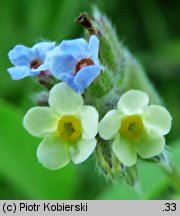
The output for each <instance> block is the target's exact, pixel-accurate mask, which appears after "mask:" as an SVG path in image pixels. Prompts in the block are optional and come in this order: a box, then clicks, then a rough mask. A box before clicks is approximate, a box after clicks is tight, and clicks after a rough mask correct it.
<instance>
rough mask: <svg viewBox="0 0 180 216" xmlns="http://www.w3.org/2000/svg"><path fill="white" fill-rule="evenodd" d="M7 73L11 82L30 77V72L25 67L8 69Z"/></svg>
mask: <svg viewBox="0 0 180 216" xmlns="http://www.w3.org/2000/svg"><path fill="white" fill-rule="evenodd" d="M8 73H9V74H10V76H11V78H12V79H13V80H19V79H22V78H24V77H27V76H31V70H30V68H28V67H27V66H15V67H11V68H8Z"/></svg>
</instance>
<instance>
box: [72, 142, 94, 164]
mask: <svg viewBox="0 0 180 216" xmlns="http://www.w3.org/2000/svg"><path fill="white" fill-rule="evenodd" d="M95 147H96V139H91V140H84V139H81V140H79V141H78V143H77V144H76V145H74V146H73V147H72V148H71V149H70V153H71V158H72V161H73V162H74V163H75V164H79V163H82V162H83V161H85V160H86V159H87V158H88V157H89V156H90V155H91V154H92V152H93V151H94V149H95Z"/></svg>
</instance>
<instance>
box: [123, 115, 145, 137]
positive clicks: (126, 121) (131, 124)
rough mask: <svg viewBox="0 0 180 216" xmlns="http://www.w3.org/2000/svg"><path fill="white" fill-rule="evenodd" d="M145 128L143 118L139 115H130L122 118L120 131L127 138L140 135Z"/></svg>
mask: <svg viewBox="0 0 180 216" xmlns="http://www.w3.org/2000/svg"><path fill="white" fill-rule="evenodd" d="M143 129H144V125H143V122H142V119H141V117H140V116H139V115H129V116H125V117H124V118H123V119H122V122H121V126H120V133H121V134H122V135H124V136H125V137H127V138H136V137H139V136H140V135H141V134H142V132H143Z"/></svg>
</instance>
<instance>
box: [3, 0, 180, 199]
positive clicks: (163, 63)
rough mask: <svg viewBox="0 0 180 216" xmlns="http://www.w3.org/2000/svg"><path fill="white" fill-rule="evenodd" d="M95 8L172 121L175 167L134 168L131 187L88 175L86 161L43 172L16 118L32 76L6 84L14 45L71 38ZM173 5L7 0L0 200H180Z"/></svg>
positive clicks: (177, 40) (178, 57)
mask: <svg viewBox="0 0 180 216" xmlns="http://www.w3.org/2000/svg"><path fill="white" fill-rule="evenodd" d="M92 5H96V6H98V7H99V9H100V10H101V11H103V12H104V13H105V14H107V16H108V17H109V18H110V19H111V21H112V23H113V25H114V26H115V28H116V30H117V33H118V35H119V38H120V39H121V40H122V41H123V43H124V44H125V45H126V46H127V47H128V48H129V49H130V51H131V52H132V53H133V54H134V55H135V56H136V57H137V58H138V59H139V61H140V62H141V63H142V65H143V66H144V68H145V70H146V71H147V74H148V76H149V78H150V79H151V80H152V82H153V83H154V85H155V87H156V89H157V90H158V92H159V93H160V95H161V96H162V98H163V100H164V103H165V105H166V107H167V108H168V109H169V111H170V112H171V114H172V116H173V127H172V130H171V133H170V134H169V135H168V136H167V143H168V145H170V146H171V153H170V157H171V160H172V162H173V163H174V165H175V166H176V167H177V170H176V173H175V174H174V175H173V176H168V175H167V174H166V173H165V172H164V171H163V170H162V169H161V168H160V167H159V166H158V165H154V164H149V163H143V164H141V163H140V164H139V181H140V185H141V186H139V187H137V188H131V187H130V186H128V185H127V184H126V183H124V182H123V181H120V182H119V183H117V184H116V185H113V184H112V183H111V182H107V181H106V180H105V179H104V178H103V177H102V176H99V175H98V174H97V173H96V171H95V166H94V161H93V158H91V159H89V160H87V161H85V162H84V163H82V164H80V165H78V166H75V165H73V164H70V165H68V166H67V167H65V168H63V169H61V170H58V171H50V170H46V169H44V168H43V167H42V166H41V164H39V163H38V161H37V158H36V149H37V146H38V143H39V142H40V140H39V139H37V138H34V137H32V136H30V135H29V134H28V133H27V132H26V131H25V130H24V128H23V126H22V118H23V115H24V113H25V112H26V111H27V109H28V108H29V107H31V106H33V105H34V104H33V102H32V100H31V96H30V92H37V91H38V89H39V87H37V85H36V82H35V81H34V80H33V79H31V78H26V79H23V80H20V81H12V80H11V79H10V76H9V75H8V73H7V68H8V67H10V66H11V64H10V62H9V60H8V57H7V53H8V51H9V50H10V49H12V48H13V47H14V46H15V45H16V44H24V45H26V46H32V45H33V44H34V43H35V42H37V41H39V40H42V39H49V40H52V41H58V42H60V41H61V40H62V39H70V38H77V37H80V36H82V35H83V29H82V28H81V27H80V26H78V25H77V24H75V23H74V19H75V17H77V16H78V15H79V13H80V12H83V11H87V12H91V7H92ZM179 9H180V1H178V0H177V1H176V0H173V1H171V0H137V1H133V0H111V1H105V0H96V1H95V0H91V1H89V0H76V1H74V0H46V1H45V0H31V1H29V0H18V1H17V0H6V1H1V7H0V32H1V33H0V81H1V82H0V199H180V182H179V180H178V178H177V176H178V175H179V172H180V170H178V169H179V165H180V133H179V127H178V126H180V125H179V123H180V115H179V110H180V109H179V108H180V87H179V84H180V37H179V33H180V26H179Z"/></svg>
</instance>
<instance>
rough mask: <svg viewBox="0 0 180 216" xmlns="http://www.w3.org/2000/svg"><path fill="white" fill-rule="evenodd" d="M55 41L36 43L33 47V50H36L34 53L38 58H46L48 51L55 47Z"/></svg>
mask: <svg viewBox="0 0 180 216" xmlns="http://www.w3.org/2000/svg"><path fill="white" fill-rule="evenodd" d="M55 45H56V43H55V42H40V43H37V44H35V45H34V46H33V47H32V51H33V52H34V55H35V56H36V58H39V59H41V60H44V59H45V56H46V53H47V52H48V51H50V50H52V49H53V48H54V47H55Z"/></svg>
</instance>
